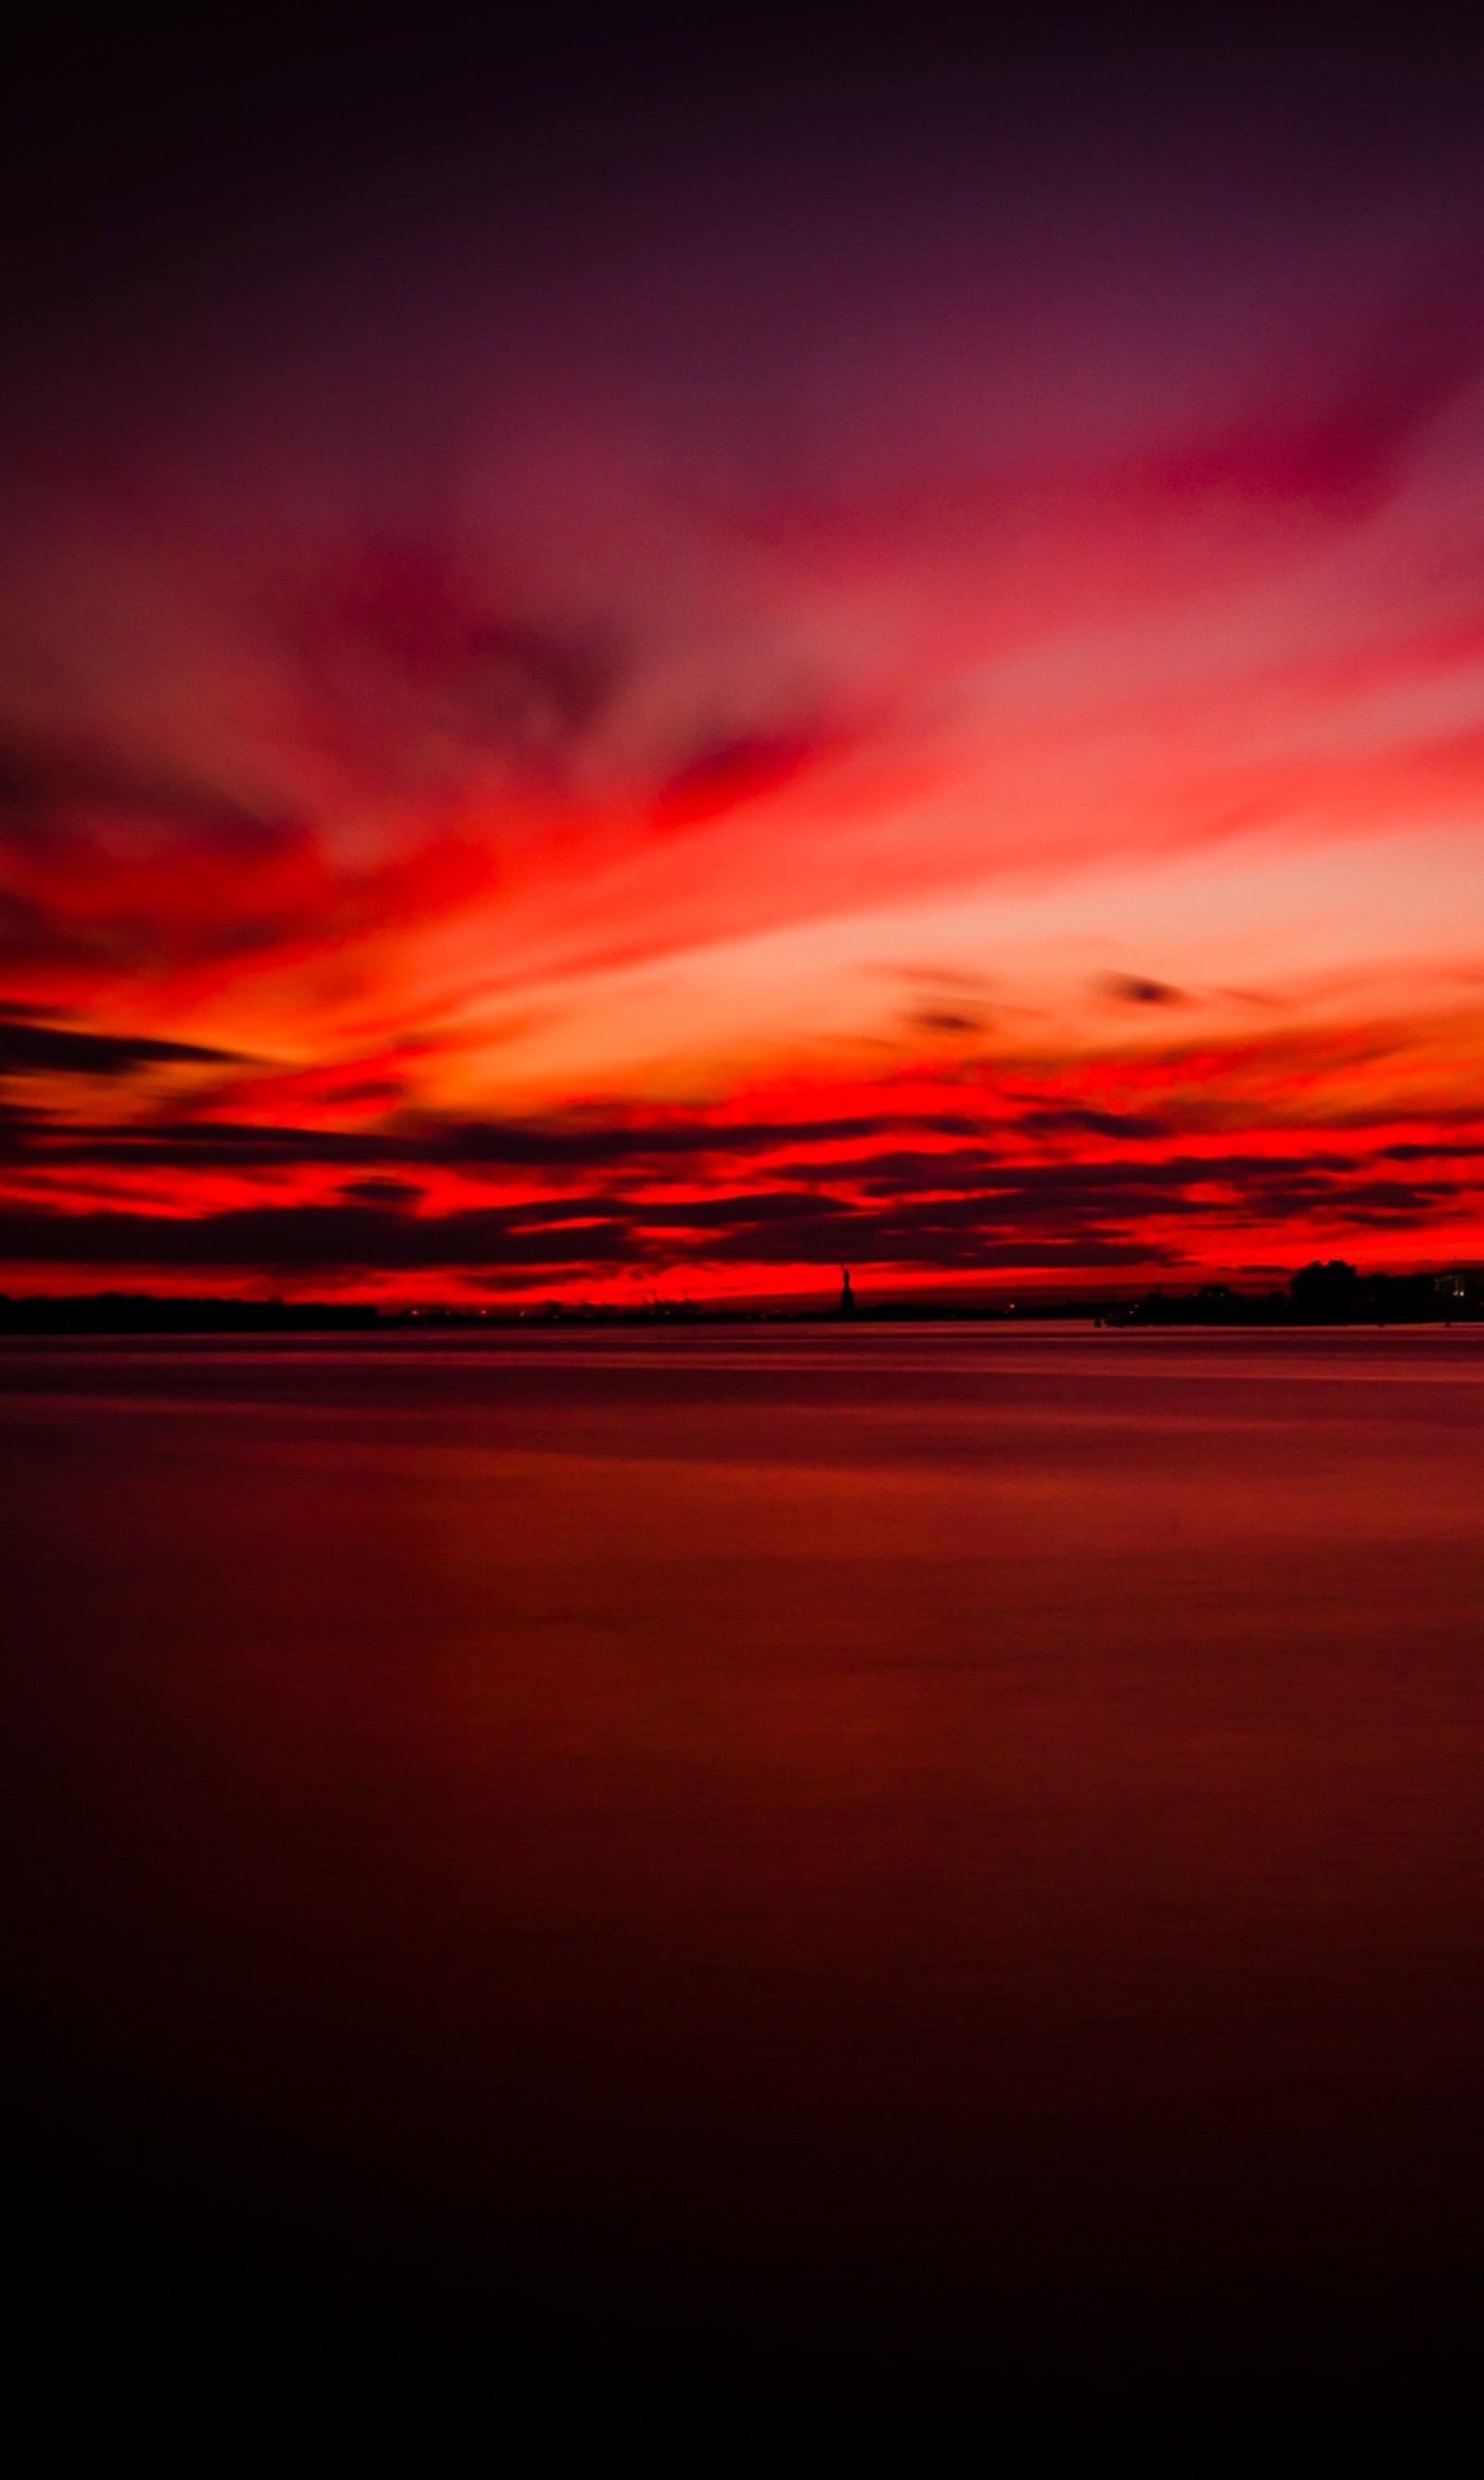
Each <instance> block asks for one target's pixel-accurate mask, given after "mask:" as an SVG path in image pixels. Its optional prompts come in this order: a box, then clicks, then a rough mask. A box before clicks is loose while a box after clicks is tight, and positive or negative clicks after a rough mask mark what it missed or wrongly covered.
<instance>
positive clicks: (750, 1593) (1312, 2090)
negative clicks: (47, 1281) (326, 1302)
mask: <svg viewBox="0 0 1484 2480" xmlns="http://www.w3.org/2000/svg"><path fill="white" fill-rule="evenodd" d="M0 1528H3V1551H4V1574H5V1579H6V1603H7V1610H8V1625H7V1635H8V1639H9V1649H8V1656H7V1677H8V1684H9V1699H10V1724H9V1733H8V1736H9V1742H10V1750H11V1755H10V1760H9V1762H10V1765H11V1767H12V1778H11V1781H10V1783H9V1785H8V1791H7V1802H6V1817H7V1832H8V1834H9V1835H11V1836H12V1837H13V1841H14V1845H15V1849H14V1854H13V1868H14V1882H15V1883H16V1884H17V1885H18V1886H19V1888H20V1895H19V1899H18V1901H16V1902H15V1903H14V1904H13V1909H12V1912H11V1915H10V1920H9V1925H8V1930H7V1940H8V1945H7V1967H8V1972H9V1975H10V1978H11V1983H12V1987H13V1992H14V1994H15V1998H16V2000H17V2001H18V2009H19V2018H20V2021H21V2023H22V2026H23V2043H22V2046H23V2051H24V2064H25V2072H26V2074H27V2075H28V2076H29V2078H30V2083H29V2087H28V2089H29V2095H30V2098H29V2101H28V2104H27V2105H26V2108H25V2111H24V2112H23V2124H24V2127H25V2130H26V2141H25V2147H24V2149H25V2151H26V2154H27V2157H28V2163H29V2173H30V2176H29V2191H30V2194H31V2198H32V2204H31V2210H32V2214H33V2219H34V2221H35V2224H36V2229H37V2244H38V2246H39V2247H40V2248H41V2249H42V2250H43V2252H47V2253H48V2254H49V2259H50V2260H52V2261H53V2262H55V2263H58V2264H62V2265H74V2266H75V2265H81V2264H84V2263H86V2264H88V2265H90V2266H92V2267H95V2268H96V2269H97V2275H98V2279H99V2280H100V2281H103V2282H106V2283H109V2284H113V2285H115V2286H118V2285H123V2286H127V2285H128V2284H129V2283H131V2282H132V2283H141V2282H142V2283H148V2282H153V2283H155V2284H156V2285H157V2286H159V2285H161V2284H165V2285H168V2283H169V2282H170V2280H171V2279H172V2272H171V2268H172V2267H176V2268H178V2266H179V2265H180V2264H181V2263H183V2262H189V2263H190V2264H191V2266H192V2267H193V2268H195V2269H196V2270H197V2271H199V2269H200V2268H201V2267H203V2266H205V2267H206V2268H208V2272H207V2273H206V2274H205V2275H203V2276H202V2279H205V2280H209V2281H210V2282H214V2283H217V2284H218V2285H221V2286H233V2285H235V2286H236V2288H235V2289H234V2290H233V2292H232V2295H233V2298H234V2300H235V2301H236V2302H237V2305H238V2306H239V2307H240V2306H241V2300H242V2297H243V2294H244V2292H245V2291H246V2290H249V2289H250V2290H251V2292H252V2295H253V2297H254V2299H255V2300H256V2302H257V2305H258V2307H259V2309H260V2310H262V2311H263V2312H265V2313H269V2314H271V2313H279V2312H281V2313H282V2315H283V2316H284V2317H286V2318H292V2317H293V2316H295V2315H309V2316H311V2317H314V2318H319V2319H320V2320H331V2321H333V2319H334V2318H335V2317H336V2316H337V2315H340V2314H345V2315H346V2316H352V2315H353V2316H355V2317H371V2321H372V2322H373V2323H374V2321H375V2319H376V2318H379V2319H380V2320H381V2328H380V2329H378V2330H381V2329H384V2330H386V2331H392V2330H394V2329H395V2330H396V2331H397V2333H398V2334H400V2335H405V2334H407V2333H409V2332H411V2331H413V2330H415V2329H417V2328H418V2327H419V2324H420V2320H421V2322H422V2325H423V2326H425V2327H426V2328H427V2329H428V2330H429V2331H437V2332H440V2333H448V2332H450V2331H453V2330H455V2329H456V2330H457V2331H459V2332H460V2333H461V2334H463V2335H464V2336H465V2337H466V2347H469V2348H476V2347H484V2346H485V2344H487V2343H488V2341H489V2338H490V2334H491V2332H492V2331H493V2330H494V2329H495V2327H497V2326H498V2328H499V2330H500V2331H502V2332H512V2331H514V2330H515V2329H516V2326H517V2325H519V2328H520V2331H521V2332H522V2334H523V2335H525V2336H526V2337H527V2338H529V2337H530V2336H533V2335H539V2334H541V2333H542V2332H545V2331H547V2330H548V2329H550V2328H552V2327H554V2326H556V2325H562V2326H563V2327H564V2330H565V2331H566V2332H567V2333H568V2336H569V2340H570V2341H571V2340H572V2338H573V2337H576V2340H575V2341H572V2347H574V2348H577V2349H589V2348H591V2347H595V2345H596V2338H597V2337H598V2336H599V2334H600V2332H602V2333H606V2334H609V2335H610V2336H612V2335H617V2336H618V2337H619V2338H623V2337H624V2336H625V2335H626V2334H627V2335H628V2340H629V2341H630V2342H631V2339H632V2336H631V2333H629V2329H628V2328H627V2327H626V2325H625V2321H624V2320H625V2317H626V2316H628V2317H630V2318H631V2319H632V2320H640V2319H641V2318H642V2317H647V2316H652V2317H659V2318H661V2319H664V2320H667V2322H668V2326H669V2328H670V2329H672V2330H674V2331H675V2332H676V2333H681V2332H683V2333H685V2334H687V2335H689V2336H690V2337H691V2339H692V2342H693V2343H694V2344H695V2347H697V2348H699V2347H701V2346H700V2343H699V2342H696V2337H697V2336H699V2335H702V2334H703V2333H704V2332H709V2333H710V2334H711V2336H712V2338H713V2339H714V2338H715V2335H716V2334H717V2332H719V2331H725V2332H726V2333H728V2334H729V2335H731V2336H732V2337H733V2338H735V2337H736V2336H737V2335H738V2334H739V2333H740V2334H742V2335H744V2336H745V2337H747V2338H748V2342H749V2347H752V2348H754V2349H755V2350H756V2351H759V2352H760V2351H762V2350H763V2349H764V2348H770V2349H771V2348H772V2347H773V2346H774V2344H775V2343H780V2338H783V2339H784V2340H786V2338H788V2337H789V2336H792V2337H793V2338H794V2340H795V2342H796V2343H797V2342H798V2341H799V2338H800V2337H801V2336H803V2335H806V2334H811V2335H812V2336H813V2337H814V2338H815V2341H816V2343H818V2344H819V2347H821V2348H822V2349H823V2350H824V2351H825V2352H826V2355H827V2356H828V2352H829V2350H830V2349H832V2348H836V2347H839V2346H840V2345H841V2338H842V2337H843V2336H844V2335H845V2334H846V2333H847V2332H849V2333H850V2334H853V2335H857V2336H860V2335H867V2334H869V2335H876V2336H880V2335H882V2334H886V2333H889V2334H891V2335H893V2336H895V2337H896V2338H897V2339H898V2342H899V2343H901V2342H902V2338H903V2337H905V2336H909V2335H911V2334H915V2335H916V2336H917V2337H918V2339H919V2342H920V2341H921V2338H922V2337H923V2336H924V2335H927V2336H930V2337H931V2338H933V2346H934V2348H936V2347H938V2345H939V2344H941V2345H942V2347H943V2348H944V2349H947V2348H948V2344H947V2343H946V2342H944V2340H943V2338H944V2337H952V2336H958V2337H959V2342H958V2344H956V2345H955V2347H958V2348H960V2349H964V2348H968V2347H969V2345H968V2343H967V2342H965V2340H964V2338H965V2337H973V2336H974V2335H976V2334H978V2335H980V2336H981V2337H982V2336H983V2335H984V2334H985V2331H986V2330H988V2329H990V2328H994V2327H997V2326H1004V2327H1005V2329H1006V2330H1009V2323H1012V2322H1013V2320H1014V2318H1015V2317H1016V2316H1020V2317H1022V2318H1028V2319H1029V2320H1030V2321H1031V2322H1032V2323H1033V2324H1034V2322H1035V2320H1036V2317H1037V2316H1039V2317H1040V2318H1041V2320H1042V2322H1043V2324H1044V2323H1045V2321H1046V2320H1048V2319H1049V2320H1051V2322H1052V2323H1053V2324H1055V2325H1057V2328H1058V2330H1059V2331H1065V2330H1071V2327H1072V2326H1075V2325H1076V2320H1077V2318H1078V2317H1079V2316H1080V2317H1081V2318H1082V2320H1083V2324H1084V2326H1086V2325H1087V2323H1088V2322H1089V2321H1091V2322H1097V2321H1099V2320H1101V2319H1102V2318H1103V2317H1104V2316H1105V2314H1107V2315H1112V2314H1113V2313H1114V2312H1115V2309H1116V2303H1117V2301H1118V2300H1120V2299H1128V2298H1138V2299H1139V2300H1141V2301H1144V2302H1146V2303H1148V2302H1151V2301H1152V2302H1155V2303H1156V2304H1157V2309H1158V2312H1159V2313H1161V2314H1162V2315H1163V2314H1167V2313H1171V2312H1173V2307H1174V2305H1175V2304H1177V2303H1186V2304H1189V2302H1190V2300H1191V2299H1196V2300H1201V2299H1204V2300H1207V2301H1221V2302H1230V2301H1234V2300H1245V2301H1247V2302H1249V2303H1250V2302H1251V2301H1253V2300H1261V2299H1264V2298H1268V2299H1271V2298H1273V2297H1276V2296H1278V2295H1279V2294H1280V2293H1281V2294H1283V2295H1285V2296H1289V2297H1291V2298H1293V2299H1308V2300H1309V2301H1311V2302H1313V2301H1315V2300H1321V2301H1324V2302H1326V2303H1328V2307H1327V2310H1326V2312H1327V2313H1329V2314H1330V2317H1331V2322H1332V2324H1333V2326H1334V2330H1335V2332H1336V2333H1338V2332H1339V2331H1340V2329H1341V2325H1342V2324H1343V2316H1344V2315H1345V2314H1349V2313H1351V2312H1352V2311H1353V2312H1354V2314H1355V2315H1357V2316H1361V2315H1363V2314H1364V2313H1366V2312H1371V2313H1373V2314H1374V2315H1375V2316H1379V2317H1380V2318H1381V2319H1382V2320H1383V2322H1386V2323H1388V2325H1389V2327H1390V2328H1392V2329H1394V2324H1395V2318H1396V2315H1397V2312H1398V2303H1400V2302H1402V2301H1403V2300H1410V2301H1413V2302H1414V2303H1415V2302H1416V2301H1418V2300H1426V2301H1428V2302H1433V2303H1435V2304H1436V2313H1437V2319H1438V2320H1444V2319H1446V2314H1448V2313H1452V2312H1454V2311H1455V2310H1456V2308H1457V2304H1458V2301H1459V2299H1461V2298H1462V2297H1463V2296H1464V2293H1465V2291H1466V2290H1467V2287H1468V2285H1469V2283H1470V2281H1471V2278H1472V2276H1473V2275H1474V2273H1475V2272H1476V2271H1477V2270H1478V2268H1479V2267H1480V2263H1481V2260H1484V2136H1481V2132H1480V2127H1479V2112H1478V2100H1477V2096H1478V2089H1479V2082H1480V2075H1481V2070H1484V1997H1481V1995H1480V1992H1479V1985H1478V1979H1479V1976H1478V1966H1479V1959H1480V1952H1481V1930H1484V1873H1481V1869H1480V1858H1481V1826H1480V1821H1479V1793H1480V1786H1481V1780H1484V1764H1481V1760H1484V1673H1481V1666H1480V1661H1479V1654H1480V1628H1479V1613H1480V1610H1481V1607H1484V1337H1476V1336H1474V1335H1473V1334H1471V1333H1469V1332H1467V1331H1459V1332H1456V1333H1450V1334H1440V1333H1437V1332H1426V1333H1414V1334H1408V1335H1402V1336H1394V1335H1388V1336H1383V1335H1372V1334H1369V1333H1366V1334H1355V1335H1350V1334H1347V1333H1324V1334H1319V1335H1316V1336H1314V1337H1310V1338H1304V1337H1295V1336H1293V1335H1292V1334H1283V1333H1277V1334H1272V1335H1267V1334H1262V1333H1254V1334H1244V1335H1240V1336H1221V1335H1217V1336H1210V1337H1207V1336H1203V1335H1191V1334H1189V1333H1181V1334H1175V1335H1168V1336H1166V1335H1161V1334H1147V1335H1145V1334H1133V1335H1104V1334H1096V1333H1086V1332H1045V1333H1039V1332H1034V1331H1033V1332H1019V1331H1015V1332H1011V1333H1008V1334H1007V1333H1003V1332H998V1331H996V1330H971V1329H948V1330H933V1331H925V1330H873V1331H870V1332H866V1333H859V1332H855V1333H852V1332H839V1331H832V1330H812V1331H807V1330H798V1331H795V1332H789V1331H787V1330H758V1331H755V1332H752V1331H744V1332H741V1333H735V1332H722V1333H717V1334H707V1333H705V1332H704V1331H696V1332H688V1333H687V1332H683V1331H682V1332H679V1333H675V1334H670V1333H667V1334H665V1335H663V1336H662V1337H657V1338H656V1337H647V1338H644V1339H642V1340H639V1339H635V1338H633V1337H630V1336H625V1335H617V1336H607V1335H593V1334H587V1335H557V1336H549V1335H543V1336H542V1337H540V1338H531V1339H529V1340H525V1339H512V1340H508V1341H506V1340H503V1339H501V1340H498V1341H491V1340H486V1339H483V1338H475V1339H473V1340H469V1339H467V1338H464V1337H459V1338H456V1339H453V1340H449V1341H445V1342H439V1343H430V1342H424V1341H422V1340H421V1339H419V1340H411V1341H397V1342H381V1343H377V1344H374V1345H371V1346H365V1345H362V1344H360V1343H356V1344H353V1345H345V1344H342V1343H338V1342H337V1343H329V1342H326V1343H320V1344H315V1345H310V1344H296V1345H294V1347H292V1348H289V1349H285V1350H275V1349H265V1348H263V1347H261V1346H253V1347H250V1348H231V1347H227V1348H222V1347H221V1346H220V1345H219V1344H218V1343H217V1342H215V1341H214V1342H211V1343H201V1344H197V1345H191V1344H175V1345H171V1346H169V1347H164V1348H162V1347H160V1346H157V1345H153V1344H149V1345H138V1344H126V1345H119V1346H118V1347H116V1348H109V1347H100V1346H98V1345H96V1344H93V1343H89V1344H69V1343H28V1344H23V1345H18V1346H13V1347H9V1348H7V1349H6V1351H5V1352H4V1355H3V1356H0ZM195 2278H196V2277H195V2273H194V2272H193V2273H192V2280H194V2279H195ZM1284 2286H1287V2291H1286V2292H1285V2291H1284ZM1368 2301H1369V2310H1368V2308H1367V2303H1368ZM1074 2302H1080V2303H1081V2305H1080V2306H1073V2305H1069V2304H1068V2303H1074ZM306 2303H307V2305H306ZM368 2303H370V2304H368ZM635 2303H642V2306H641V2305H636V2304H635ZM1089 2303H1090V2304H1089ZM1345 2303H1349V2305H1348V2306H1346V2305H1345ZM1357 2303H1358V2304H1357ZM1223 2312H1225V2311H1224V2310H1223ZM1431 2313H1432V2311H1431V2310H1429V2315H1430V2314H1431ZM492 2320H493V2322H492ZM1007 2320H1009V2322H1007ZM1068 2320H1070V2325H1069V2324H1068ZM1078 2330H1079V2331H1080V2330H1081V2328H1078ZM821 2337H822V2338H823V2340H822V2341H821ZM481 2338H482V2339H481ZM626 2347H627V2344H626ZM780 2347H781V2343H780ZM903 2347H906V2345H905V2344H903ZM923 2347H926V2345H924V2346H923Z"/></svg>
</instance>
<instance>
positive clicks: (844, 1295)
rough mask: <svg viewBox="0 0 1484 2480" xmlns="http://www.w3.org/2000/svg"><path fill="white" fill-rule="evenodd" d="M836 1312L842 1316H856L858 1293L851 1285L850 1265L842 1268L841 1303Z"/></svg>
mask: <svg viewBox="0 0 1484 2480" xmlns="http://www.w3.org/2000/svg"><path fill="white" fill-rule="evenodd" d="M836 1314H837V1315H838V1316H840V1317H854V1316H855V1314H856V1295H855V1293H854V1292H853V1291H852V1290H851V1287H850V1268H849V1267H848V1266H842V1267H841V1268H840V1305H839V1309H838V1311H837V1312H836Z"/></svg>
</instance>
